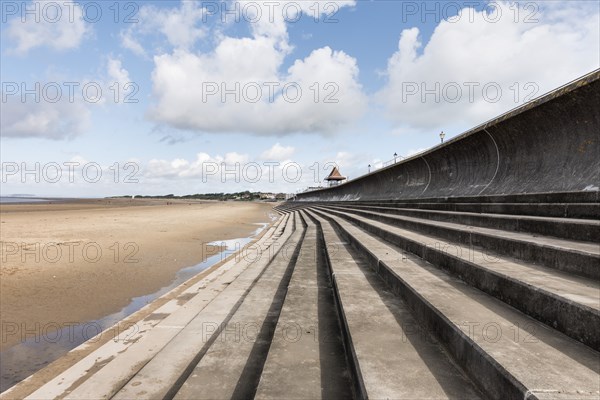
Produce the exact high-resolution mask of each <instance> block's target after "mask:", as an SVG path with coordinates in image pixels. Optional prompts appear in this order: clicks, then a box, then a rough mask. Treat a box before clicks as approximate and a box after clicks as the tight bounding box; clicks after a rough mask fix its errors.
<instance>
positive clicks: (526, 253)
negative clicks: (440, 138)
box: [327, 206, 600, 280]
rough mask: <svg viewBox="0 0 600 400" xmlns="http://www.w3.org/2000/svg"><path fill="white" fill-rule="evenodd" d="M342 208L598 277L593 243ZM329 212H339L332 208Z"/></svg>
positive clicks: (599, 261) (599, 263)
mask: <svg viewBox="0 0 600 400" xmlns="http://www.w3.org/2000/svg"><path fill="white" fill-rule="evenodd" d="M327 207H329V206H327ZM345 211H346V214H347V213H349V212H350V213H352V214H355V215H360V216H363V217H367V218H369V219H373V220H376V221H380V222H385V223H386V224H390V225H392V226H396V227H399V228H403V229H407V230H411V231H416V232H419V233H423V234H427V235H433V236H436V237H438V238H440V239H444V240H445V239H447V240H451V241H453V242H456V243H459V244H462V245H468V246H479V247H482V248H484V249H489V250H491V251H493V252H494V253H496V254H500V255H506V256H510V257H515V258H518V259H520V260H523V261H526V262H531V263H535V264H538V265H542V266H546V267H550V268H556V269H558V270H561V271H565V272H568V273H572V274H576V275H580V276H584V277H588V278H593V279H596V280H598V279H600V246H598V245H597V244H596V243H588V242H579V241H572V240H566V239H557V238H550V237H545V236H536V235H532V234H527V233H519V232H507V231H503V230H499V229H490V228H481V227H471V226H465V225H461V224H456V223H449V222H440V221H428V220H422V219H419V218H412V217H404V216H400V215H390V214H386V213H376V212H373V211H367V210H358V209H352V210H349V209H345ZM332 212H339V211H336V210H335V209H332Z"/></svg>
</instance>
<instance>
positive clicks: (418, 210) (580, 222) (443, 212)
mask: <svg viewBox="0 0 600 400" xmlns="http://www.w3.org/2000/svg"><path fill="white" fill-rule="evenodd" d="M357 206H360V207H365V208H366V207H369V208H372V209H381V210H385V209H397V210H402V211H410V212H415V213H423V214H437V215H459V216H465V217H468V216H478V217H487V218H490V219H515V220H525V221H544V222H556V223H569V224H574V225H593V226H597V227H599V228H600V220H596V219H584V218H567V217H542V216H535V215H521V214H501V213H485V212H482V213H478V212H467V211H447V210H429V209H421V208H406V207H394V206H393V205H390V206H387V207H386V206H370V205H368V204H360V205H358V204H357ZM340 207H343V208H352V205H344V206H340Z"/></svg>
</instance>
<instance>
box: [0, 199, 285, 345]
mask: <svg viewBox="0 0 600 400" xmlns="http://www.w3.org/2000/svg"><path fill="white" fill-rule="evenodd" d="M272 207H273V204H272V203H271V204H266V203H250V202H248V203H246V202H198V201H179V200H170V201H167V200H146V199H136V200H129V199H118V200H115V199H110V200H109V199H105V200H82V201H77V202H67V203H55V202H53V204H5V205H2V206H0V222H1V225H0V227H1V229H0V240H1V245H2V249H1V250H2V254H1V257H2V263H1V268H0V314H1V319H2V324H3V326H4V327H10V329H11V330H12V329H14V327H18V330H19V334H6V333H7V332H8V331H7V332H4V330H3V338H2V343H1V346H2V347H1V349H5V348H7V347H9V346H11V345H13V344H15V343H17V342H18V341H19V340H21V339H23V337H24V336H26V337H30V336H33V335H35V332H36V331H37V332H39V331H40V330H42V331H43V330H44V329H45V327H48V329H50V327H52V326H55V325H56V324H58V325H60V326H64V324H68V323H79V322H84V321H89V320H94V319H97V318H101V317H103V316H105V315H108V314H111V313H114V312H117V311H119V310H120V309H122V308H123V307H124V306H126V305H127V304H128V303H129V302H130V301H131V299H132V298H134V297H137V296H141V295H145V294H149V293H153V292H155V291H157V290H159V289H160V288H162V287H164V286H166V285H168V284H170V283H171V282H172V281H173V280H174V278H175V276H176V273H177V271H179V270H180V269H182V268H184V267H188V266H192V265H195V264H197V263H199V262H201V261H203V260H204V259H205V258H206V257H207V256H210V255H212V254H214V251H215V250H216V249H215V248H214V246H207V244H208V243H210V242H213V241H218V240H227V239H235V238H243V237H248V236H249V235H251V234H252V233H253V232H255V231H256V230H257V228H259V227H260V225H257V224H261V223H267V222H270V221H271V217H272V216H273V215H275V213H274V211H273V210H272Z"/></svg>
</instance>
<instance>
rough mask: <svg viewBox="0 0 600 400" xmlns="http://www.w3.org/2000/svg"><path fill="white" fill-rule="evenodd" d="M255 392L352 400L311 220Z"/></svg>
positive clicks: (263, 396) (269, 396) (260, 396)
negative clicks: (350, 399)
mask: <svg viewBox="0 0 600 400" xmlns="http://www.w3.org/2000/svg"><path fill="white" fill-rule="evenodd" d="M304 220H305V222H306V224H307V230H306V234H305V236H304V239H303V241H302V247H301V250H300V254H299V256H298V259H297V261H296V266H295V268H294V272H293V274H292V277H291V280H290V283H289V286H288V288H287V294H286V297H285V302H284V304H283V308H282V310H281V314H280V315H279V319H278V321H277V327H276V329H275V335H274V337H273V340H272V342H271V346H270V348H269V354H268V357H267V360H266V362H265V365H264V368H263V372H262V375H261V378H260V383H259V385H258V390H257V392H256V396H255V397H256V398H258V399H318V398H323V399H349V398H352V385H351V380H350V374H349V370H348V367H347V365H346V358H345V352H344V346H343V342H342V336H341V331H340V326H339V321H338V316H337V311H336V308H335V302H334V297H333V290H332V288H331V281H330V274H329V271H328V267H327V264H326V263H325V259H324V253H323V251H319V250H322V249H323V248H324V247H323V243H322V240H319V239H321V238H318V237H317V227H316V226H315V224H314V222H313V221H312V220H311V219H310V218H304Z"/></svg>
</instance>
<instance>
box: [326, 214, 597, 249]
mask: <svg viewBox="0 0 600 400" xmlns="http://www.w3.org/2000/svg"><path fill="white" fill-rule="evenodd" d="M338 207H339V208H345V209H361V210H369V211H374V212H380V213H387V214H395V215H403V216H406V217H413V218H421V219H427V220H432V221H441V222H452V223H457V224H462V225H472V226H480V227H484V228H492V229H501V230H508V231H513V232H525V233H534V234H539V235H544V236H552V237H558V238H563V239H569V240H578V241H588V242H594V243H598V242H599V241H600V221H597V220H585V219H573V218H551V217H532V216H524V215H508V214H490V213H472V212H471V213H469V212H457V211H436V210H419V209H411V208H398V207H393V206H388V207H382V206H371V205H343V206H338Z"/></svg>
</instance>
